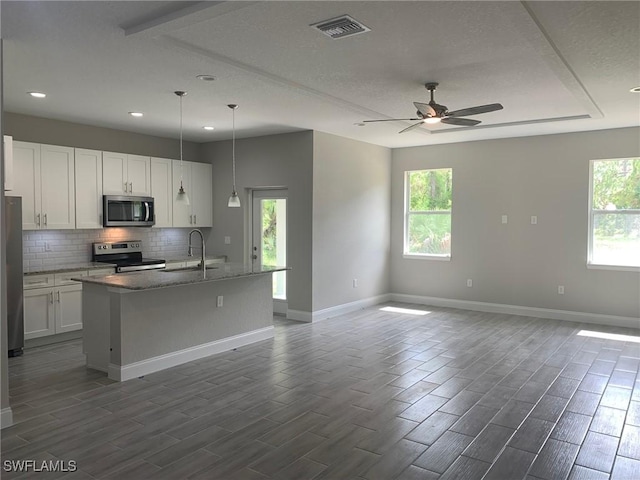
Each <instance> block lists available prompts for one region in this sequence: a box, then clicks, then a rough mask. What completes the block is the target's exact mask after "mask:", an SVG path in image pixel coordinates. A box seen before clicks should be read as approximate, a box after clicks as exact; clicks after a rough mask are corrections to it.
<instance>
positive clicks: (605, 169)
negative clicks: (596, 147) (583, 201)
mask: <svg viewBox="0 0 640 480" xmlns="http://www.w3.org/2000/svg"><path fill="white" fill-rule="evenodd" d="M592 181H593V191H592V200H591V203H592V209H593V212H592V226H591V228H592V258H591V260H592V262H593V263H601V264H610V265H629V266H640V158H633V159H615V160H595V161H594V162H593V178H592ZM633 210H638V212H633Z"/></svg>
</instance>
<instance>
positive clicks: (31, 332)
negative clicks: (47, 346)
mask: <svg viewBox="0 0 640 480" xmlns="http://www.w3.org/2000/svg"><path fill="white" fill-rule="evenodd" d="M54 315H55V313H54V295H53V289H52V288H34V289H33V290H25V291H24V338H25V340H28V339H30V338H38V337H45V336H47V335H53V334H54V333H55V331H56V330H55V322H54Z"/></svg>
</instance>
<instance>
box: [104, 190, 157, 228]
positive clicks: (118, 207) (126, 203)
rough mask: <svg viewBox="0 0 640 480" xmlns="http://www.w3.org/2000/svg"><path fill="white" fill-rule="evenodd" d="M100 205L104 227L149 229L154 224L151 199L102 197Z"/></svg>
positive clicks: (121, 196) (118, 196) (120, 196)
mask: <svg viewBox="0 0 640 480" xmlns="http://www.w3.org/2000/svg"><path fill="white" fill-rule="evenodd" d="M102 204H103V205H102V206H103V210H102V212H103V214H102V218H103V222H102V224H103V225H104V226H105V227H151V226H152V225H154V224H155V223H156V222H155V214H154V204H153V198H152V197H129V196H124V195H104V196H103V202H102Z"/></svg>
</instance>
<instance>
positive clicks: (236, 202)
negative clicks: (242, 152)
mask: <svg viewBox="0 0 640 480" xmlns="http://www.w3.org/2000/svg"><path fill="white" fill-rule="evenodd" d="M227 107H229V108H230V109H231V110H232V111H233V133H232V137H231V166H232V172H233V191H232V192H231V196H230V197H229V203H228V204H227V206H228V207H235V208H237V207H240V197H238V192H237V191H236V108H238V105H234V104H231V105H227Z"/></svg>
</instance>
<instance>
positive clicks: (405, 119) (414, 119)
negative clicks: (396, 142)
mask: <svg viewBox="0 0 640 480" xmlns="http://www.w3.org/2000/svg"><path fill="white" fill-rule="evenodd" d="M416 120H422V119H421V118H385V119H384V120H363V121H362V123H373V122H402V121H405V122H406V121H409V122H413V121H416Z"/></svg>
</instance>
